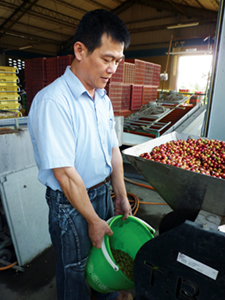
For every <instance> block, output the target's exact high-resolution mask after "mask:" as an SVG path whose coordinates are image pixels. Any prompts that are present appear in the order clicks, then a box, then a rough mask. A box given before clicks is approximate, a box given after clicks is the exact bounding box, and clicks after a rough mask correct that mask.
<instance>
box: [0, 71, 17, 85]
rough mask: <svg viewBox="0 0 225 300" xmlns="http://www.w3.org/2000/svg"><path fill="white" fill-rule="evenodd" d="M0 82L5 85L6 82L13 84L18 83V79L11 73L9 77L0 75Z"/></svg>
mask: <svg viewBox="0 0 225 300" xmlns="http://www.w3.org/2000/svg"><path fill="white" fill-rule="evenodd" d="M0 74H1V73H0ZM9 74H10V73H9ZM0 82H5V83H7V82H15V83H19V82H20V79H19V78H18V77H17V76H16V75H14V74H12V73H11V76H1V75H0Z"/></svg>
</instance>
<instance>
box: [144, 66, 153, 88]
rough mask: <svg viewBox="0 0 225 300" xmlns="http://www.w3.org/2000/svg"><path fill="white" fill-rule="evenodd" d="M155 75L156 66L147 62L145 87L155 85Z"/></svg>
mask: <svg viewBox="0 0 225 300" xmlns="http://www.w3.org/2000/svg"><path fill="white" fill-rule="evenodd" d="M153 74H154V64H153V63H150V62H146V63H145V78H144V84H145V85H152V84H153Z"/></svg>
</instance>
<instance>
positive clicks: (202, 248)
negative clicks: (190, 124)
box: [123, 132, 225, 300]
mask: <svg viewBox="0 0 225 300" xmlns="http://www.w3.org/2000/svg"><path fill="white" fill-rule="evenodd" d="M188 138H199V137H197V136H189V135H186V134H182V133H177V132H173V133H170V134H167V135H164V136H162V137H159V138H156V139H154V140H152V141H149V142H145V143H143V144H139V145H137V146H134V147H131V148H128V149H126V150H124V151H123V153H124V154H125V156H126V157H127V159H128V160H129V161H130V162H131V164H132V165H133V166H134V167H135V168H136V169H137V171H138V172H139V173H140V174H141V175H142V176H143V177H144V178H145V179H146V180H147V181H148V182H149V183H150V184H151V185H152V186H153V188H154V189H155V190H156V191H157V192H158V193H159V195H160V196H161V197H162V198H163V199H164V200H165V201H166V202H167V203H168V205H169V206H170V207H171V208H172V209H173V212H172V213H170V214H169V215H168V216H166V217H165V219H163V220H162V222H163V226H162V228H164V229H163V230H162V229H161V233H160V234H159V235H158V236H157V237H155V238H154V239H152V240H150V241H149V242H147V243H146V244H144V245H143V247H142V248H141V249H140V250H139V252H138V254H137V256H136V258H135V262H134V281H135V293H136V299H137V300H145V299H146V300H147V299H148V300H164V299H165V300H166V299H168V300H169V299H178V300H189V299H196V300H200V299H201V300H223V299H224V298H225V268H224V267H225V256H224V249H225V234H224V233H223V232H222V231H220V230H218V227H219V226H220V225H221V224H223V222H224V220H223V217H224V216H225V201H224V195H225V180H224V179H219V178H215V177H212V176H208V175H204V174H200V173H196V172H192V171H189V170H185V169H182V168H178V167H175V166H171V165H167V164H163V163H160V162H155V161H151V160H146V159H144V158H142V157H140V154H142V153H144V152H150V151H151V149H152V148H153V147H154V146H159V145H161V144H164V143H166V142H168V141H171V140H181V139H182V140H187V139H188ZM176 220H178V222H177V224H176ZM171 223H172V224H174V226H171ZM166 228H167V229H166Z"/></svg>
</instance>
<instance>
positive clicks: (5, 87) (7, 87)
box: [0, 83, 20, 93]
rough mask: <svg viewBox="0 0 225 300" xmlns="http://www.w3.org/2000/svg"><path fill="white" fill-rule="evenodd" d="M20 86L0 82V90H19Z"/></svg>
mask: <svg viewBox="0 0 225 300" xmlns="http://www.w3.org/2000/svg"><path fill="white" fill-rule="evenodd" d="M19 91H20V88H19V87H18V86H17V85H6V84H4V85H3V84H1V83H0V92H14V93H15V92H19Z"/></svg>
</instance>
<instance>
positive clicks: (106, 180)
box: [88, 176, 111, 191]
mask: <svg viewBox="0 0 225 300" xmlns="http://www.w3.org/2000/svg"><path fill="white" fill-rule="evenodd" d="M110 178H111V177H110V176H108V177H106V178H105V180H104V181H102V182H100V183H98V184H96V185H93V186H91V187H90V188H88V190H89V191H90V190H93V189H95V188H97V187H99V186H101V185H103V184H106V183H107V182H109V181H110Z"/></svg>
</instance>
